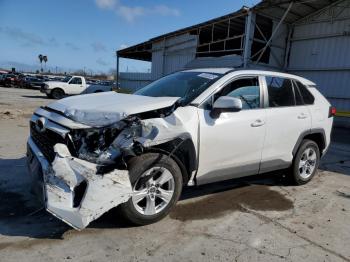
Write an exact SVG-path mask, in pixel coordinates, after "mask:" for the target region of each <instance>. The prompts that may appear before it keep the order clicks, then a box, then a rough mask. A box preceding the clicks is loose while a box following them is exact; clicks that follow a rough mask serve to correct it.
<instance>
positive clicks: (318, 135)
mask: <svg viewBox="0 0 350 262" xmlns="http://www.w3.org/2000/svg"><path fill="white" fill-rule="evenodd" d="M304 139H309V140H312V141H314V142H315V143H316V144H317V145H318V148H319V149H320V155H321V156H322V152H323V150H324V149H325V148H326V132H325V130H324V129H322V128H314V129H311V130H308V131H305V132H303V133H301V134H300V136H299V138H298V140H297V142H296V144H295V146H294V148H293V156H295V155H296V153H297V151H298V149H299V147H300V145H301V142H302V141H303V140H304Z"/></svg>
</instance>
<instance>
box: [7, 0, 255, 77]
mask: <svg viewBox="0 0 350 262" xmlns="http://www.w3.org/2000/svg"><path fill="white" fill-rule="evenodd" d="M257 2H258V1H256V0H216V1H212V0H176V1H175V0H173V1H171V0H128V1H127V0H31V1H27V0H0V67H2V68H4V67H7V68H10V67H12V66H14V67H16V68H17V69H20V70H28V69H30V70H36V69H40V63H39V59H38V55H39V54H43V55H47V56H48V62H47V69H50V70H51V71H55V70H56V69H57V70H58V72H64V71H67V72H68V71H72V70H83V69H85V71H86V72H88V73H89V72H91V71H92V72H93V73H100V72H105V73H108V72H110V71H111V70H114V69H115V67H116V57H115V52H116V50H118V49H122V48H125V47H128V46H132V45H134V44H138V43H141V42H144V41H146V40H148V39H150V38H153V37H156V36H158V35H161V34H164V33H168V32H171V31H174V30H177V29H181V28H183V27H186V26H191V25H194V24H197V23H200V22H204V21H206V20H209V19H212V18H215V17H218V16H221V15H225V14H228V13H230V12H234V11H236V10H238V9H240V8H241V7H242V6H243V5H246V6H253V5H254V4H256V3H257ZM120 68H121V71H126V70H128V71H132V72H147V71H148V70H150V63H148V62H140V61H135V60H130V59H122V60H121V62H120Z"/></svg>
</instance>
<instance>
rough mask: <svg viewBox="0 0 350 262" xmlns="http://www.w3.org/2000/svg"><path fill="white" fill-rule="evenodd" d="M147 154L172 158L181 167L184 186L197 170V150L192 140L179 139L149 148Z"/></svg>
mask: <svg viewBox="0 0 350 262" xmlns="http://www.w3.org/2000/svg"><path fill="white" fill-rule="evenodd" d="M146 152H157V153H162V154H165V155H168V156H170V157H171V158H172V159H173V160H174V161H175V162H176V163H177V164H178V166H179V167H180V169H181V173H182V177H183V182H184V184H187V183H188V181H189V180H190V177H191V174H192V172H193V171H194V170H196V169H197V155H196V150H195V147H194V144H193V141H192V140H191V139H190V138H186V139H181V138H179V137H178V138H175V139H173V140H171V141H169V142H166V143H163V144H159V145H154V146H152V147H150V148H147V149H146Z"/></svg>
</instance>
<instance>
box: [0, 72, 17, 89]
mask: <svg viewBox="0 0 350 262" xmlns="http://www.w3.org/2000/svg"><path fill="white" fill-rule="evenodd" d="M2 82H3V85H4V86H5V87H13V86H15V85H16V84H17V83H18V81H17V75H15V74H6V75H4V77H3V81H2Z"/></svg>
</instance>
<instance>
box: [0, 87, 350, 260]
mask: <svg viewBox="0 0 350 262" xmlns="http://www.w3.org/2000/svg"><path fill="white" fill-rule="evenodd" d="M50 101H52V100H49V99H46V97H45V96H43V95H42V94H41V93H40V92H39V91H36V90H23V89H14V88H12V89H8V88H0V114H1V115H0V126H1V129H0V261H4V262H5V261H24V260H25V261H27V262H31V261H35V262H37V261H48V260H50V261H66V260H70V259H71V260H74V261H350V248H349V247H350V244H349V243H350V225H349V221H350V138H349V137H350V132H349V130H344V129H343V130H338V129H336V130H334V132H333V136H334V140H333V143H332V146H331V148H330V150H329V152H328V154H327V155H326V157H324V158H323V160H322V165H321V168H320V170H319V172H318V175H317V176H316V177H315V178H314V179H313V181H312V182H311V183H309V184H308V185H305V186H299V187H294V186H288V185H287V184H286V183H285V180H284V179H282V178H281V177H282V176H280V175H283V172H277V173H274V174H268V175H264V176H260V177H258V176H256V177H252V178H249V179H244V180H243V179H239V180H232V181H228V182H222V183H216V184H211V185H206V186H202V187H198V188H192V189H191V190H189V189H185V191H184V193H183V197H182V200H181V201H180V202H179V203H178V205H177V206H176V208H175V209H174V210H173V212H172V213H171V214H170V215H169V216H168V217H167V218H166V219H164V220H162V221H161V222H159V223H157V224H153V225H149V226H144V227H128V226H126V225H124V224H123V222H122V221H119V220H118V217H117V216H115V213H114V212H110V213H108V214H106V215H105V216H103V217H101V218H100V219H98V220H97V221H95V222H93V223H92V224H91V225H90V226H89V227H88V228H87V229H85V230H83V231H80V232H79V231H76V230H73V229H71V228H70V227H68V226H66V225H65V224H64V223H62V222H60V221H59V220H57V219H55V218H54V217H52V216H51V215H49V214H48V213H46V212H45V211H44V210H40V206H38V204H37V203H36V201H35V199H34V198H33V196H31V194H30V193H29V191H28V183H29V181H28V173H27V171H26V167H25V145H26V144H25V143H26V139H27V136H28V132H29V131H28V120H29V117H30V115H31V113H32V111H33V110H34V109H35V108H36V107H38V106H40V105H45V104H47V103H49V102H50Z"/></svg>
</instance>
